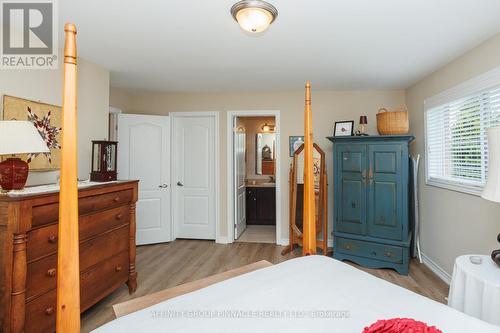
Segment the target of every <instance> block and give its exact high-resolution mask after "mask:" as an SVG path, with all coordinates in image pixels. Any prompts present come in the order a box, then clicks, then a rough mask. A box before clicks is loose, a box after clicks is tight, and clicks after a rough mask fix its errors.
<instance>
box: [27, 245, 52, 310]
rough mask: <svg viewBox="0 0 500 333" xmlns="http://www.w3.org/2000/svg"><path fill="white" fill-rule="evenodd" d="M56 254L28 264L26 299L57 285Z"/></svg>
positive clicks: (28, 299)
mask: <svg viewBox="0 0 500 333" xmlns="http://www.w3.org/2000/svg"><path fill="white" fill-rule="evenodd" d="M56 269H57V254H53V255H51V256H48V257H46V258H43V259H41V260H37V261H34V262H31V263H29V264H28V275H27V281H26V300H27V301H28V302H29V301H30V300H31V299H32V298H34V297H36V296H38V295H41V294H43V293H44V292H47V291H49V290H52V289H55V288H56V286H57V271H56Z"/></svg>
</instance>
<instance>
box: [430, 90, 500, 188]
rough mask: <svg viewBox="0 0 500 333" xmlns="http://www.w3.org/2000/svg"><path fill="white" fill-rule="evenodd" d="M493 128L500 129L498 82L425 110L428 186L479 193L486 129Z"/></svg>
mask: <svg viewBox="0 0 500 333" xmlns="http://www.w3.org/2000/svg"><path fill="white" fill-rule="evenodd" d="M476 88H477V87H476ZM469 90H470V89H469ZM493 126H500V82H499V83H498V84H497V85H495V86H493V87H490V88H487V89H482V90H479V91H476V92H474V93H470V92H469V93H467V94H463V96H461V97H459V98H457V96H455V97H454V99H453V100H451V101H448V102H446V103H444V104H441V105H439V106H434V107H432V108H430V109H428V110H427V112H426V145H427V147H426V149H427V151H426V155H427V169H426V176H427V182H428V184H431V185H437V186H443V187H448V188H452V189H456V190H462V191H464V192H468V193H480V192H481V190H482V188H483V186H484V185H485V183H486V175H487V168H488V143H487V129H488V128H489V127H493Z"/></svg>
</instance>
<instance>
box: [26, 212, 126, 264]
mask: <svg viewBox="0 0 500 333" xmlns="http://www.w3.org/2000/svg"><path fill="white" fill-rule="evenodd" d="M129 221H130V207H129V206H128V205H127V206H120V207H116V208H112V209H108V210H104V211H100V212H98V213H94V214H88V215H83V216H80V217H79V218H78V223H79V233H80V234H79V238H80V241H83V240H86V239H88V238H90V237H93V236H96V235H99V234H101V233H103V232H106V231H108V230H111V229H114V228H116V227H118V226H120V225H123V224H128V223H129ZM57 234H58V225H57V224H51V225H48V226H44V227H41V228H38V229H34V230H32V231H30V232H29V233H28V249H27V256H28V261H32V260H35V259H38V258H40V257H43V256H45V255H48V254H50V253H54V252H56V251H57Z"/></svg>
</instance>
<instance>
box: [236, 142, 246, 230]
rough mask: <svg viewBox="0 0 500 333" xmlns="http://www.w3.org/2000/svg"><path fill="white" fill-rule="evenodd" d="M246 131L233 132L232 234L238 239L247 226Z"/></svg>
mask: <svg viewBox="0 0 500 333" xmlns="http://www.w3.org/2000/svg"><path fill="white" fill-rule="evenodd" d="M245 136H246V133H244V132H243V133H241V132H234V185H235V186H234V187H235V191H234V194H235V198H234V203H235V204H234V213H235V214H234V215H235V216H234V236H235V239H238V238H239V237H240V236H241V234H242V233H243V231H245V229H246V227H247V216H246V187H245V176H246V163H245V151H246V146H245Z"/></svg>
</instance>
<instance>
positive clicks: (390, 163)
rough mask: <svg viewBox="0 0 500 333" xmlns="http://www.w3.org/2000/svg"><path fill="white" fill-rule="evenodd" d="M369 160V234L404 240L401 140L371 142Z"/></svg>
mask: <svg viewBox="0 0 500 333" xmlns="http://www.w3.org/2000/svg"><path fill="white" fill-rule="evenodd" d="M368 160H369V171H368V178H369V179H368V195H369V199H368V202H369V204H368V234H369V235H370V236H374V237H379V238H386V239H393V240H401V239H402V234H403V229H402V222H403V216H402V212H403V209H402V208H403V207H402V203H403V202H402V197H403V196H402V190H403V187H402V179H401V178H402V177H401V167H402V163H401V160H402V147H401V145H398V144H381V145H377V144H374V145H369V146H368ZM405 188H406V187H405Z"/></svg>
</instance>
